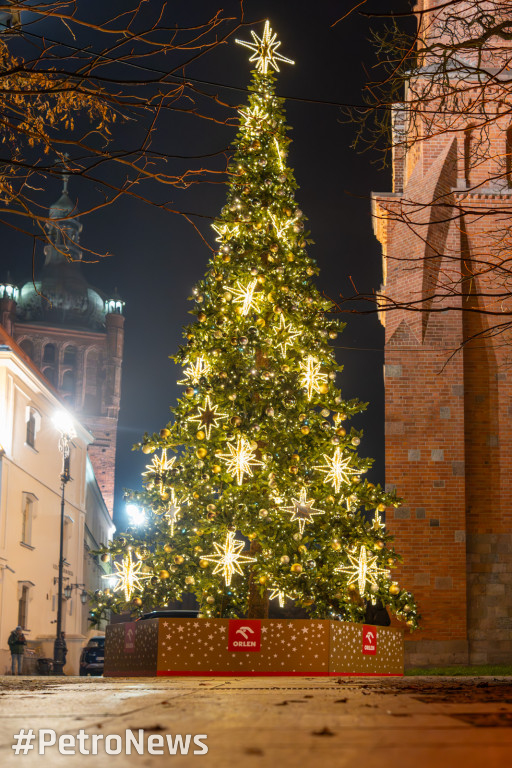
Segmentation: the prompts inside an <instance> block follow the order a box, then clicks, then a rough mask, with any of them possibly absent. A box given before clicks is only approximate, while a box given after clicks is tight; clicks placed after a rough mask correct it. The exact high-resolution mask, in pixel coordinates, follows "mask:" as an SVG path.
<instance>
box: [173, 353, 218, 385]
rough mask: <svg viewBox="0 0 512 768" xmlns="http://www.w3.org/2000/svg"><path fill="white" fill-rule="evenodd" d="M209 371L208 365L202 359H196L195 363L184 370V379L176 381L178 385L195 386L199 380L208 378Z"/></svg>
mask: <svg viewBox="0 0 512 768" xmlns="http://www.w3.org/2000/svg"><path fill="white" fill-rule="evenodd" d="M210 370H211V368H210V364H209V363H207V362H206V360H205V359H204V358H202V357H198V358H197V360H196V361H195V363H189V365H188V367H187V368H185V369H184V371H183V374H184V376H185V378H184V379H182V380H181V381H178V384H197V383H198V382H199V379H200V378H202V377H203V376H208V374H209V373H210Z"/></svg>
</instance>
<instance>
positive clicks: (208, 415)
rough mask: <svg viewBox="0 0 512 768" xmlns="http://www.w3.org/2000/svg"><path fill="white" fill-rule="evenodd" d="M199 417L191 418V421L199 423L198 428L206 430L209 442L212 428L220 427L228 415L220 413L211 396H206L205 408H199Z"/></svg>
mask: <svg viewBox="0 0 512 768" xmlns="http://www.w3.org/2000/svg"><path fill="white" fill-rule="evenodd" d="M197 412H198V413H197V416H190V417H189V418H190V421H197V422H198V426H199V427H202V429H204V432H205V434H206V439H207V440H209V439H210V436H211V433H212V427H218V426H219V422H220V421H221V420H222V419H225V418H226V417H227V414H225V413H220V411H219V410H218V406H217V405H213V406H212V403H211V399H210V395H207V396H206V399H205V401H204V405H203V406H200V405H199V406H198V408H197Z"/></svg>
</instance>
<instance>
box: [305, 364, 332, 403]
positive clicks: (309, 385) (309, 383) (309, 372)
mask: <svg viewBox="0 0 512 768" xmlns="http://www.w3.org/2000/svg"><path fill="white" fill-rule="evenodd" d="M320 368H321V364H320V363H319V362H318V361H317V360H316V358H314V357H312V356H311V355H308V356H307V358H306V361H305V362H303V363H301V364H300V370H301V377H300V383H301V384H302V386H303V387H304V389H305V390H306V393H307V396H308V400H311V398H312V397H313V392H320V391H321V386H322V384H326V383H327V374H326V373H320Z"/></svg>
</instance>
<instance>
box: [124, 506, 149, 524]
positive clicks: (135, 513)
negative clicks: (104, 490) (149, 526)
mask: <svg viewBox="0 0 512 768" xmlns="http://www.w3.org/2000/svg"><path fill="white" fill-rule="evenodd" d="M126 514H127V515H128V519H129V521H130V524H131V525H135V526H137V527H138V526H140V525H144V523H145V522H146V514H145V512H144V510H143V509H141V508H140V507H137V505H136V504H127V505H126Z"/></svg>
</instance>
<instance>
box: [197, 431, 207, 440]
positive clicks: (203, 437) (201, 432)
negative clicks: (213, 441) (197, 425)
mask: <svg viewBox="0 0 512 768" xmlns="http://www.w3.org/2000/svg"><path fill="white" fill-rule="evenodd" d="M205 437H206V433H205V432H203V430H202V429H200V430H199V432H198V433H197V434H196V438H197V439H198V440H204V439H205Z"/></svg>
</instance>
